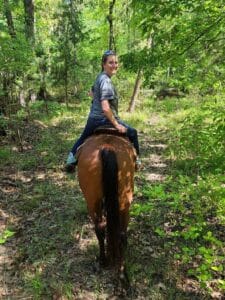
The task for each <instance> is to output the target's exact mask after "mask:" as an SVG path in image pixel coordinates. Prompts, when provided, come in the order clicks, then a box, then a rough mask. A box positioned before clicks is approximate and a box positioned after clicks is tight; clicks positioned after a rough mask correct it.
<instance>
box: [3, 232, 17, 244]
mask: <svg viewBox="0 0 225 300" xmlns="http://www.w3.org/2000/svg"><path fill="white" fill-rule="evenodd" d="M14 234H15V232H14V231H11V230H9V229H5V230H4V231H3V233H1V234H0V245H1V244H5V242H6V241H7V240H8V239H9V238H10V237H12V236H13V235H14Z"/></svg>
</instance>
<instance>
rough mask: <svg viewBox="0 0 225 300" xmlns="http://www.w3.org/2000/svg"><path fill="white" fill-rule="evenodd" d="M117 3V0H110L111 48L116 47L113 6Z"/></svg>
mask: <svg viewBox="0 0 225 300" xmlns="http://www.w3.org/2000/svg"><path fill="white" fill-rule="evenodd" d="M115 3H116V0H111V1H110V2H109V15H108V17H107V19H108V22H109V50H112V49H113V48H115V40H114V28H113V8H114V5H115Z"/></svg>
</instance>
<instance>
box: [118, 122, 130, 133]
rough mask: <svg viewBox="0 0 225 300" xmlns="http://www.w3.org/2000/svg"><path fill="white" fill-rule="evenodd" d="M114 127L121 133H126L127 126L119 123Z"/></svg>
mask: <svg viewBox="0 0 225 300" xmlns="http://www.w3.org/2000/svg"><path fill="white" fill-rule="evenodd" d="M115 127H116V129H117V130H118V131H119V132H121V133H126V132H127V128H126V127H125V126H123V125H121V124H119V123H118V124H117V125H116V126H115Z"/></svg>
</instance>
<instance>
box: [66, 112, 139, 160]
mask: <svg viewBox="0 0 225 300" xmlns="http://www.w3.org/2000/svg"><path fill="white" fill-rule="evenodd" d="M117 122H118V123H119V124H121V125H123V126H124V127H126V128H127V137H128V138H129V140H130V141H131V143H132V144H133V146H134V148H135V149H136V152H137V155H139V143H138V135H137V130H136V129H134V128H132V127H130V126H129V125H127V124H125V123H124V122H123V121H121V120H117ZM104 125H111V126H113V125H112V124H111V123H110V121H109V120H107V119H106V118H104V119H94V118H90V117H89V118H88V120H87V124H86V126H85V128H84V131H83V132H82V134H81V136H80V137H79V139H78V140H77V141H76V142H75V144H74V146H73V148H72V150H71V152H72V153H73V155H75V154H76V152H77V149H78V147H80V145H81V144H83V142H84V141H85V140H86V138H88V137H89V136H90V135H92V134H93V133H94V131H95V129H96V128H97V127H99V126H104Z"/></svg>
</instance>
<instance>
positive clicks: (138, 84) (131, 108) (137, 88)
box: [127, 69, 142, 112]
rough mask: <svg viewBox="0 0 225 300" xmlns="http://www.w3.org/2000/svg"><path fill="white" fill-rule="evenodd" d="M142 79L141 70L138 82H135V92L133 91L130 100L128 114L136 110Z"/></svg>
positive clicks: (138, 74) (137, 78)
mask: <svg viewBox="0 0 225 300" xmlns="http://www.w3.org/2000/svg"><path fill="white" fill-rule="evenodd" d="M141 77H142V70H141V69H139V70H138V73H137V77H136V80H135V85H134V91H133V94H132V97H131V99H130V103H129V108H128V110H127V111H128V112H132V111H134V108H135V105H136V100H137V97H138V94H139V91H140V87H141Z"/></svg>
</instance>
